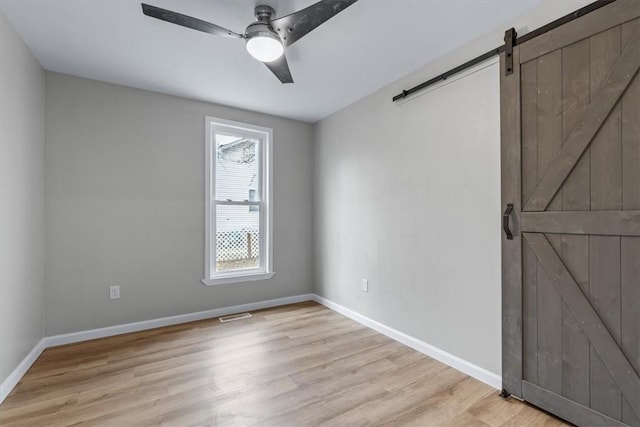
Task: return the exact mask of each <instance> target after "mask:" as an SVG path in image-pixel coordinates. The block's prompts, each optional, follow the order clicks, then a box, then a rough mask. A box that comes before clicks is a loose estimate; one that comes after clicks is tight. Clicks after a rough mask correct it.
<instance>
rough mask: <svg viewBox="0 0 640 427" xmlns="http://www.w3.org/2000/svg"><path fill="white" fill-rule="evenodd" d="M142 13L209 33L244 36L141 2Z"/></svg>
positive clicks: (234, 36) (238, 37)
mask: <svg viewBox="0 0 640 427" xmlns="http://www.w3.org/2000/svg"><path fill="white" fill-rule="evenodd" d="M142 13H144V14H145V15H147V16H150V17H152V18H156V19H160V20H161V21H166V22H170V23H172V24H177V25H182V26H183V27H187V28H191V29H194V30H198V31H202V32H205V33H209V34H215V35H216V36H224V37H233V38H236V39H241V38H244V36H243V35H242V34H238V33H234V32H233V31H231V30H227V29H226V28H223V27H221V26H219V25H216V24H212V23H210V22H207V21H203V20H201V19H198V18H193V17H191V16H187V15H183V14H181V13H177V12H172V11H170V10H167V9H162V8H159V7H156V6H151V5H149V4H145V3H142Z"/></svg>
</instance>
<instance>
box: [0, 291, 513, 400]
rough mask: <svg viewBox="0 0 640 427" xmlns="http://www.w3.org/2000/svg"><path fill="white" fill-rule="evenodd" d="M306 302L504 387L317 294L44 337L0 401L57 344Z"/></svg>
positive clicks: (2, 388)
mask: <svg viewBox="0 0 640 427" xmlns="http://www.w3.org/2000/svg"><path fill="white" fill-rule="evenodd" d="M303 301H316V302H317V303H319V304H322V305H324V306H325V307H327V308H329V309H331V310H333V311H336V312H338V313H340V314H342V315H344V316H346V317H348V318H350V319H353V320H355V321H356V322H358V323H361V324H363V325H365V326H367V327H369V328H371V329H373V330H374V331H377V332H379V333H381V334H383V335H386V336H388V337H389V338H391V339H394V340H396V341H398V342H400V343H402V344H404V345H406V346H408V347H411V348H413V349H414V350H416V351H419V352H420V353H423V354H426V355H427V356H429V357H432V358H434V359H436V360H438V361H440V362H442V363H444V364H446V365H449V366H451V367H452V368H454V369H457V370H459V371H461V372H463V373H465V374H467V375H469V376H471V377H473V378H475V379H477V380H480V381H482V382H484V383H486V384H488V385H490V386H492V387H494V388H496V389H498V390H499V389H500V388H501V387H502V378H501V377H500V375H497V374H494V373H493V372H490V371H488V370H486V369H484V368H481V367H479V366H477V365H474V364H473V363H470V362H468V361H466V360H463V359H461V358H459V357H457V356H454V355H452V354H450V353H447V352H446V351H444V350H441V349H439V348H437V347H434V346H432V345H431V344H427V343H426V342H424V341H420V340H418V339H417V338H414V337H412V336H409V335H407V334H405V333H403V332H400V331H398V330H396V329H393V328H391V327H389V326H387V325H384V324H382V323H380V322H377V321H375V320H373V319H370V318H368V317H366V316H363V315H361V314H359V313H356V312H355V311H353V310H351V309H348V308H346V307H344V306H341V305H340V304H336V303H335V302H333V301H330V300H328V299H326V298H323V297H321V296H318V295H315V294H302V295H295V296H291V297H284V298H276V299H271V300H266V301H258V302H254V303H249V304H240V305H234V306H230V307H222V308H216V309H213V310H206V311H198V312H196V313H187V314H180V315H177V316H169V317H161V318H158V319H151V320H144V321H141V322H133V323H125V324H122V325H115V326H108V327H106V328H99V329H90V330H87V331H80V332H73V333H70V334H60V335H53V336H50V337H45V338H43V339H41V340H40V341H39V342H38V343H37V344H36V345H35V346H34V347H33V349H32V350H31V351H30V352H29V354H27V356H26V357H25V358H24V359H23V360H22V362H20V364H19V365H18V366H17V367H16V368H15V369H14V370H13V372H11V374H10V375H9V376H8V377H7V378H6V379H5V380H4V381H3V382H2V383H1V384H0V403H2V402H3V401H4V399H5V398H6V397H7V396H8V395H9V393H11V390H13V388H14V387H15V386H16V385H17V384H18V382H19V381H20V379H21V378H22V377H23V376H24V374H25V373H26V372H27V371H28V370H29V368H30V367H31V365H32V364H33V363H34V362H35V361H36V359H37V358H38V357H39V356H40V354H41V353H42V352H43V351H44V350H45V349H46V348H49V347H55V346H59V345H65V344H73V343H78V342H82V341H88V340H93V339H97V338H105V337H111V336H114V335H120V334H126V333H130V332H138V331H144V330H147V329H154V328H160V327H163V326H171V325H177V324H180V323H187V322H193V321H196V320H203V319H211V318H215V317H220V316H226V315H228V314H235V313H241V312H245V311H252V310H261V309H265V308H271V307H279V306H282V305H287V304H295V303H298V302H303Z"/></svg>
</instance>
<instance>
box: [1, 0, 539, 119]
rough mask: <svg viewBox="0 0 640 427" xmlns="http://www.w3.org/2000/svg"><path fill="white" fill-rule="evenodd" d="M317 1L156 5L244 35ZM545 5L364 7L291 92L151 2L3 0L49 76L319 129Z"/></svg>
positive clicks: (431, 1) (307, 40)
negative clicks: (262, 15)
mask: <svg viewBox="0 0 640 427" xmlns="http://www.w3.org/2000/svg"><path fill="white" fill-rule="evenodd" d="M315 1H316V0H264V1H261V0H145V2H146V3H149V4H153V5H154V6H159V7H163V8H166V9H171V10H174V11H176V12H180V13H183V14H186V15H191V16H194V17H197V18H200V19H203V20H206V21H210V22H213V23H216V24H218V25H221V26H223V27H226V28H229V29H231V30H233V31H235V32H243V31H244V29H245V27H246V26H247V25H248V24H249V23H250V22H252V21H253V20H254V17H253V7H254V6H255V5H256V4H258V3H259V4H268V5H270V6H272V7H273V8H274V9H275V10H276V16H278V17H280V16H283V15H285V14H289V13H292V12H294V11H296V10H298V9H301V8H303V7H306V6H309V5H310V4H312V3H314V2H315ZM538 1H539V0H360V1H358V2H357V3H355V4H354V5H353V6H351V7H349V8H348V9H346V10H345V11H343V12H342V13H340V14H339V15H337V16H336V17H334V18H333V19H331V20H329V21H328V22H326V23H325V24H323V25H322V26H321V27H319V28H318V29H316V30H315V31H313V32H312V33H310V34H308V35H307V36H305V37H304V38H303V39H301V40H299V41H298V42H296V44H294V45H293V46H291V47H290V48H288V50H287V59H288V61H289V67H290V68H291V72H292V74H293V78H294V80H295V83H294V84H290V85H283V84H281V83H280V82H279V81H278V80H277V79H276V77H275V76H274V75H273V74H271V72H269V70H267V69H266V67H265V66H264V65H263V64H261V63H259V62H257V61H256V60H254V59H252V58H251V57H250V56H249V55H248V54H247V52H246V50H245V47H244V42H243V41H242V40H235V39H229V38H224V37H216V36H212V35H209V34H206V33H201V32H198V31H194V30H190V29H187V28H183V27H179V26H176V25H172V24H168V23H165V22H162V21H158V20H155V19H152V18H149V17H147V16H144V15H143V14H142V12H141V7H140V1H139V0H0V8H1V9H2V11H3V12H4V13H5V15H6V16H7V18H8V19H9V21H10V22H11V23H12V24H13V25H14V26H15V28H16V29H17V31H18V32H19V33H20V35H21V36H22V38H23V39H24V40H25V41H26V43H27V44H28V45H29V46H30V48H31V50H32V51H33V53H34V54H35V56H36V57H37V58H38V60H39V61H40V63H41V64H42V65H43V67H44V68H46V69H47V70H52V71H57V72H61V73H67V74H72V75H77V76H82V77H87V78H91V79H96V80H102V81H107V82H112V83H117V84H122V85H126V86H132V87H137V88H141V89H148V90H152V91H156V92H163V93H169V94H173V95H179V96H185V97H188V98H194V99H199V100H203V101H209V102H214V103H220V104H225V105H230V106H234V107H240V108H245V109H249V110H254V111H259V112H264V113H269V114H275V115H278V116H284V117H289V118H294V119H299V120H304V121H310V122H313V121H316V120H319V119H321V118H323V117H325V116H327V115H329V114H331V113H333V112H335V111H338V110H340V109H341V108H343V107H345V106H347V105H349V104H351V103H353V102H355V101H356V100H358V99H360V98H362V97H364V96H366V95H368V94H370V93H372V92H374V91H375V90H377V89H379V88H381V87H383V86H385V85H387V84H389V83H392V82H394V81H396V80H398V79H399V78H400V77H402V76H404V75H407V74H409V73H410V72H412V71H415V70H417V69H418V68H420V67H421V66H423V65H425V64H426V63H428V62H431V61H433V60H434V59H436V58H438V57H440V56H442V55H444V54H446V53H448V52H450V51H451V50H453V49H455V48H457V47H459V46H461V45H463V44H465V43H467V42H469V41H471V40H473V39H474V38H476V37H478V36H480V35H482V34H484V33H486V32H488V31H489V30H491V29H493V28H495V27H497V26H500V25H504V26H505V28H506V27H507V25H508V22H509V20H510V19H512V18H514V17H515V16H517V15H519V14H522V13H524V12H526V11H527V10H529V9H531V8H532V7H533V6H534V5H535V4H536V3H538ZM496 44H499V40H496ZM425 77H427V76H425Z"/></svg>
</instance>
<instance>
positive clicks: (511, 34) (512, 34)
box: [393, 0, 616, 102]
mask: <svg viewBox="0 0 640 427" xmlns="http://www.w3.org/2000/svg"><path fill="white" fill-rule="evenodd" d="M614 1H616V0H597V1H596V2H594V3H591V4H588V5H587V6H585V7H583V8H582V9H578V10H576V11H575V12H573V13H570V14H568V15H565V16H563V17H562V18H559V19H556V20H555V21H553V22H551V23H549V24H547V25H545V26H543V27H540V28H538V29H537V30H534V31H532V32H530V33H527V34H525V35H524V36H522V37H517V34H516V30H515V29H513V28H511V29H509V30H507V32H506V33H505V44H504V45H502V46H499V47H497V48H495V49H491V50H490V51H488V52H486V53H483V54H482V55H480V56H477V57H475V58H473V59H472V60H470V61H467V62H465V63H464V64H462V65H458V66H457V67H455V68H452V69H450V70H449V71H446V72H444V73H442V74H440V75H438V76H436V77H433V78H432V79H429V80H427V81H425V82H423V83H420V84H419V85H417V86H414V87H412V88H411V89H406V90H403V91H402V92H400V93H399V94H397V95H396V96H394V97H393V102H395V101H398V100H400V99H404V98H406V97H408V96H409V95H412V94H414V93H416V92H418V91H421V90H422V89H424V88H426V87H428V86H431V85H432V84H435V83H438V82H441V81H443V80H447V79H448V78H449V77H450V76H452V75H454V74H458V73H459V72H460V71H463V70H466V69H467V68H470V67H473V66H474V65H476V64H479V63H480V62H483V61H486V60H487V59H489V58H492V57H493V56H495V55H499V54H501V53H502V52H505V53H512V51H510V52H509V51H508V49H509V43H511V44H510V49H513V46H516V45H519V44H522V43H524V42H526V41H527V40H531V39H532V38H535V37H538V36H539V35H541V34H544V33H546V32H549V31H551V30H553V29H554V28H557V27H559V26H561V25H564V24H566V23H567V22H571V21H573V20H574V19H577V18H580V17H581V16H584V15H586V14H588V13H591V12H593V11H594V10H598V9H600V8H601V7H603V6H606V5H608V4H610V3H613V2H614ZM507 39H509V40H507ZM505 59H506V60H507V67H506V68H507V69H506V70H505V71H506V73H507V75H509V74H511V73H513V55H512V56H511V57H508V56H507V57H506V58H505ZM509 61H510V62H509ZM509 64H511V65H510V66H509ZM509 68H511V70H509Z"/></svg>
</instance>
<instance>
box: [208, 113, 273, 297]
mask: <svg viewBox="0 0 640 427" xmlns="http://www.w3.org/2000/svg"><path fill="white" fill-rule="evenodd" d="M272 139H273V131H272V130H271V129H269V128H264V127H260V126H254V125H249V124H244V123H238V122H231V121H228V120H222V119H216V118H213V117H207V119H206V141H205V143H206V148H205V153H206V176H205V179H206V185H205V187H206V218H205V221H206V224H205V225H206V226H205V228H206V247H205V270H206V271H205V273H206V274H205V278H204V279H203V280H202V281H203V283H204V284H205V285H216V284H223V283H234V282H246V281H250V280H263V279H268V278H271V277H273V274H274V273H273V268H272V258H273V254H272V245H271V241H272V235H271V228H272V227H271V223H272V222H271V164H270V162H271V150H272V143H273V141H272Z"/></svg>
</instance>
